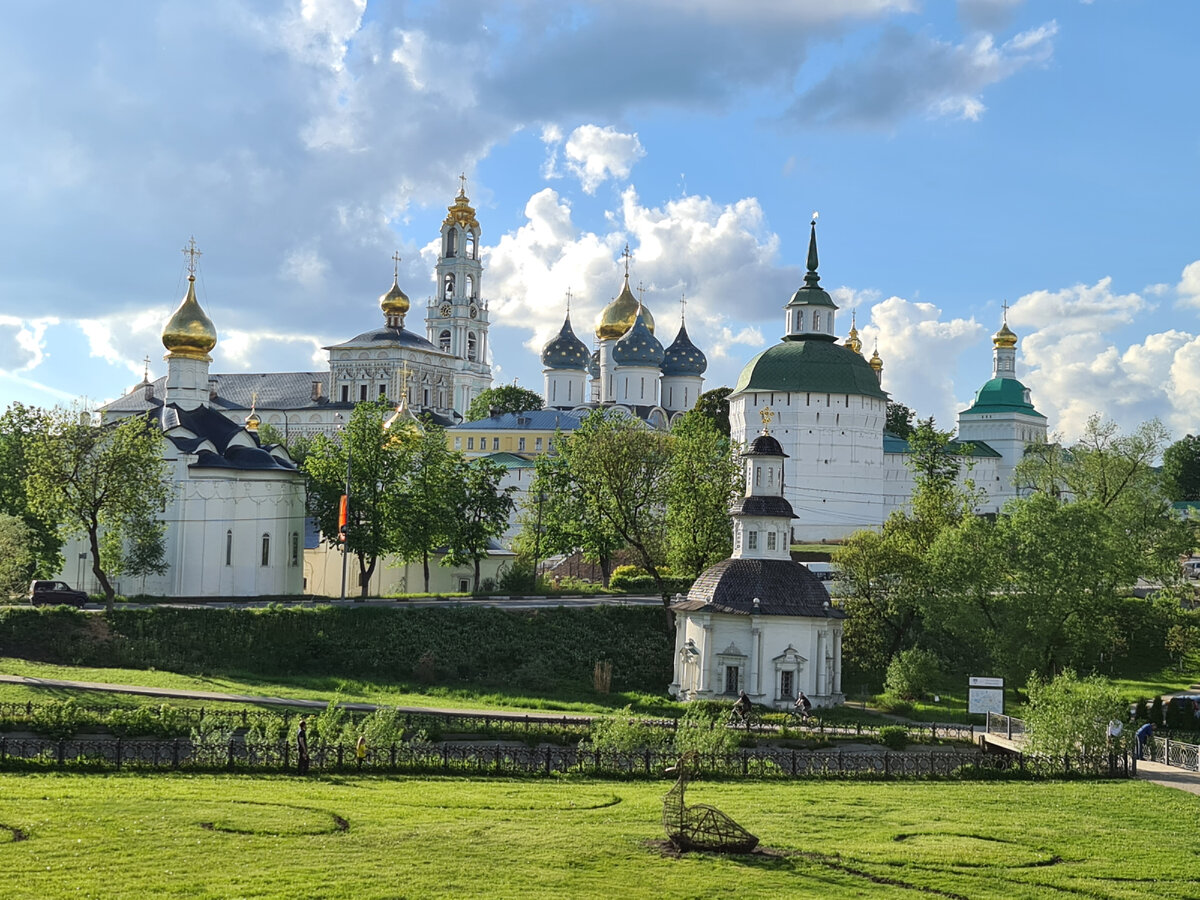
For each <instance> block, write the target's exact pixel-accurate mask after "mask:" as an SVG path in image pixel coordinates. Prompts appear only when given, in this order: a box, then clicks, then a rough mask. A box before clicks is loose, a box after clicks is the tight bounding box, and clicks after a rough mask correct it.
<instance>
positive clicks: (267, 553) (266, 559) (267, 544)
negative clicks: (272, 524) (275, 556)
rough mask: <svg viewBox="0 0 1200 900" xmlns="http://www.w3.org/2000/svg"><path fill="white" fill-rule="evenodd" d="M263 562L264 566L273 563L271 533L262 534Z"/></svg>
mask: <svg viewBox="0 0 1200 900" xmlns="http://www.w3.org/2000/svg"><path fill="white" fill-rule="evenodd" d="M262 564H263V565H264V566H269V565H270V564H271V536H270V535H269V534H264V535H263V536H262Z"/></svg>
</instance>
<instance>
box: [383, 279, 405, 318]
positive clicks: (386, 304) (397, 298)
mask: <svg viewBox="0 0 1200 900" xmlns="http://www.w3.org/2000/svg"><path fill="white" fill-rule="evenodd" d="M379 306H380V307H381V308H382V309H383V314H384V315H385V316H402V315H404V314H405V313H406V312H408V308H409V306H411V304H410V303H409V302H408V295H407V294H405V293H404V291H402V290H400V282H399V277H398V276H397V278H395V279H393V280H392V286H391V288H390V289H389V290H388V292H387V293H386V294H380V295H379Z"/></svg>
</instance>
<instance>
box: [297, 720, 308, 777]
mask: <svg viewBox="0 0 1200 900" xmlns="http://www.w3.org/2000/svg"><path fill="white" fill-rule="evenodd" d="M308 762H309V760H308V721H307V720H306V719H301V720H300V729H299V730H298V731H297V732H296V772H297V774H299V775H307V774H308Z"/></svg>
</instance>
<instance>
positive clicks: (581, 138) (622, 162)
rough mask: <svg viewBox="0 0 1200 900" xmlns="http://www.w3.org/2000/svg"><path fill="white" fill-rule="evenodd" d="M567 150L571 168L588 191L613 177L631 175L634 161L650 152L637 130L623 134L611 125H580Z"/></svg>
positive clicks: (573, 134) (593, 190)
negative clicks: (639, 137)
mask: <svg viewBox="0 0 1200 900" xmlns="http://www.w3.org/2000/svg"><path fill="white" fill-rule="evenodd" d="M565 150H566V155H567V168H568V169H570V170H571V172H572V173H573V174H574V175H575V176H576V177H577V178H578V179H579V182H580V184H581V185H582V186H583V190H584V191H585V192H586V193H588V194H594V193H596V188H598V187H599V186H600V185H601V184H603V183H604V182H605V181H607V180H608V179H609V178H627V177H628V176H629V173H630V171H632V169H633V164H634V163H635V162H637V161H638V160H639V159H641V158H642V157H643V156H645V155H646V150H645V148H644V147H642V143H641V141H639V140H638V136H637V135H636V134H623V133H621V132H619V131H617V130H616V129H615V128H613V127H612V126H611V125H608V126H605V127H604V128H601V127H600V126H598V125H580V126H579V127H578V128H576V129H575V130H574V131H572V132H571V136H570V137H568V138H567V144H566V148H565Z"/></svg>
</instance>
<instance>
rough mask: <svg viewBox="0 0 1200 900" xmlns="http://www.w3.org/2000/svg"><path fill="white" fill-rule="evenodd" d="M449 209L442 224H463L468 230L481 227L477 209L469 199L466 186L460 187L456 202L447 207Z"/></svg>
mask: <svg viewBox="0 0 1200 900" xmlns="http://www.w3.org/2000/svg"><path fill="white" fill-rule="evenodd" d="M447 209H448V210H449V211H448V212H447V214H446V220H445V221H444V222H442V225H443V226H445V225H461V226H462V227H463V228H466V229H468V230H470V229H472V228H474V229H478V228H479V220H478V219H476V218H475V209H474V207H472V206H471V204H470V203H469V202H468V201H467V189H466V187H465V186H464V187H460V188H459V189H458V196H457V197H455V198H454V204H453V205H452V206H449V207H447Z"/></svg>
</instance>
